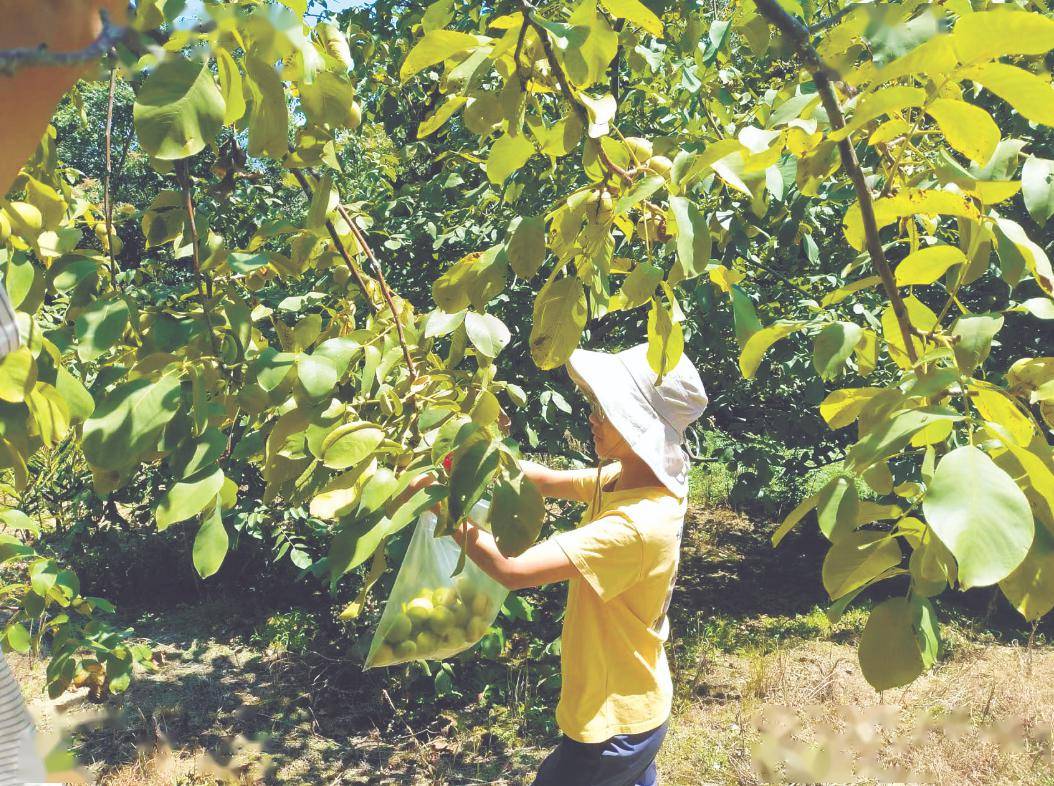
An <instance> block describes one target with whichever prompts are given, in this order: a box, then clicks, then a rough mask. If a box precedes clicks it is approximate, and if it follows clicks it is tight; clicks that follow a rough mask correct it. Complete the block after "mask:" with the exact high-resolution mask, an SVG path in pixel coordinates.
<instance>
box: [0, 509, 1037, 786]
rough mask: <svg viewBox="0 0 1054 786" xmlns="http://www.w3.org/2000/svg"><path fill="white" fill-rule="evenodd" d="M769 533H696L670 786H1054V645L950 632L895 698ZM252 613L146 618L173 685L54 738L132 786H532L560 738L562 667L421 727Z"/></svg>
mask: <svg viewBox="0 0 1054 786" xmlns="http://www.w3.org/2000/svg"><path fill="white" fill-rule="evenodd" d="M767 530H768V528H766V527H759V526H756V525H754V524H752V523H751V522H749V521H748V520H746V519H744V518H743V517H741V516H739V515H737V514H735V513H733V512H731V511H727V510H720V509H718V510H712V511H709V512H708V513H705V514H703V513H699V512H695V513H693V515H692V516H691V517H690V521H689V526H688V528H687V530H686V537H685V543H684V551H683V557H682V568H681V580H680V585H679V590H678V594H677V597H676V599H675V602H674V606H673V608H672V617H673V622H674V630H675V636H674V638H673V639H672V640H671V642H670V652H671V655H672V663H673V666H674V669H675V682H676V685H677V697H676V703H675V710H674V718H673V722H672V724H671V731H670V733H669V736H668V738H667V741H666V744H665V745H664V746H663V749H662V752H661V755H660V761H659V764H660V768H661V771H662V774H663V783H664V786H702V784H728V785H729V786H731V784H757V783H762V782H766V779H767V782H780V781H781V780H782V781H783V782H809V783H815V782H827V783H833V782H853V783H887V782H910V781H914V782H929V783H938V784H949V786H950V785H951V784H954V785H955V786H959V785H960V784H984V785H985V786H988V785H989V784H997V783H998V784H1004V783H1020V784H1030V785H1035V786H1040V784H1046V785H1048V786H1050V785H1051V784H1054V769H1052V768H1051V765H1050V758H1049V748H1050V745H1049V743H1050V739H1049V735H1050V728H1051V726H1052V724H1054V648H1051V647H1049V646H1046V645H1042V644H1041V645H1039V646H1036V647H1034V648H1032V649H1027V648H1025V647H1022V646H1020V645H1018V644H1016V643H1013V642H1008V641H1007V640H1006V639H1005V637H1004V638H999V637H996V636H994V635H992V634H990V633H987V632H985V631H984V630H983V629H982V628H977V627H970V626H968V625H966V624H961V623H951V624H949V625H946V626H945V628H944V637H945V653H944V656H943V658H942V659H941V661H940V663H939V665H938V667H937V668H935V669H934V670H933V671H932V672H931V673H930V674H927V675H925V676H924V677H923V678H921V679H920V680H919V681H917V682H916V683H915V684H913V685H911V686H909V687H908V688H905V689H901V690H894V691H888V692H886V693H885V694H883V695H881V696H879V695H878V694H876V693H875V692H874V691H873V690H871V689H870V687H868V686H867V684H866V683H865V682H864V680H863V678H862V677H861V675H860V672H859V669H858V667H857V664H856V658H855V650H854V646H855V640H856V637H857V636H858V635H859V632H860V629H861V627H862V625H863V621H864V619H865V616H866V615H865V612H863V611H855V612H850V613H848V614H847V615H846V616H845V617H844V618H843V619H842V620H841V621H840V622H839V623H838V624H837V625H832V624H831V623H830V622H829V621H828V620H827V618H826V616H825V615H824V613H823V611H822V610H821V609H820V608H819V607H818V606H816V605H815V603H816V601H817V598H818V596H816V595H815V587H816V586H817V585H818V566H817V565H816V564H815V558H809V557H807V556H805V555H807V554H808V552H809V551H810V549H808V548H807V546H808V541H807V537H808V536H807V535H802V536H799V538H798V540H797V541H794V542H791V543H788V544H785V546H784V547H782V548H781V549H780V551H777V552H773V551H771V549H768V548H767V547H765V546H764V543H765V537H766V532H767ZM242 613H243V612H241V611H240V610H239V607H238V606H237V602H236V600H235V599H224V600H223V601H222V602H221V601H213V602H210V603H207V604H204V605H198V606H190V607H184V608H181V609H179V610H177V611H175V612H166V613H165V614H164V615H163V616H162V615H146V616H144V617H143V618H142V619H139V620H137V621H136V626H137V629H139V630H141V632H142V633H143V634H144V635H146V636H150V637H152V638H153V639H154V640H155V641H158V642H160V643H161V646H160V647H159V652H160V653H161V654H162V655H163V656H164V658H165V660H164V662H163V663H162V664H161V665H160V667H159V669H158V670H157V671H156V672H154V673H146V674H143V675H140V677H139V679H137V681H136V682H135V683H134V684H133V687H132V688H131V690H130V691H129V692H128V693H127V694H126V695H125V696H124V697H122V698H121V699H120V700H118V701H116V702H115V703H113V704H111V705H107V706H104V707H102V708H99V707H96V706H95V705H91V704H88V703H87V702H86V697H85V696H84V695H83V694H82V693H69V694H66V695H65V696H63V697H61V698H60V699H59V700H58V701H54V702H52V701H47V700H44V699H36V700H34V701H33V702H32V708H33V710H34V712H35V713H36V714H37V715H38V717H40V718H41V723H42V725H43V726H44V727H45V728H47V729H52V730H60V729H62V730H65V731H66V732H67V733H70V734H71V735H72V739H73V740H74V743H75V750H76V753H77V755H78V757H79V759H80V761H81V762H82V764H83V765H84V766H85V770H86V772H87V773H88V774H89V776H90V777H92V778H94V779H97V780H98V782H99V783H102V784H110V785H112V786H133V785H134V786H146V785H147V784H149V786H160V785H161V784H173V785H174V786H204V784H214V783H219V782H227V783H240V784H258V783H266V784H376V785H377V786H382V785H384V784H407V785H413V786H418V785H421V786H424V785H425V784H428V785H429V786H431V785H432V784H434V785H435V786H440V785H441V784H442V785H443V786H461V785H465V786H467V785H468V784H480V783H488V784H494V785H495V786H511V785H512V784H521V783H525V782H526V783H530V778H531V773H532V772H533V769H534V768H535V767H536V766H537V763H538V762H539V761H540V760H541V759H542V758H543V757H544V755H545V753H546V750H547V748H548V746H550V745H551V744H552V742H553V740H552V738H551V737H549V736H547V735H546V734H543V733H539V732H538V728H539V725H538V724H537V723H533V724H532V723H529V722H527V720H528V717H527V716H528V715H529V713H530V712H534V713H542V714H548V713H549V712H551V706H552V703H551V702H548V703H547V702H546V700H545V698H544V697H543V696H542V695H541V694H540V693H539V692H538V691H539V690H540V688H539V687H538V682H539V675H540V674H542V673H544V668H545V667H546V664H545V663H541V664H537V663H532V662H531V661H530V660H529V659H525V660H524V661H522V662H520V663H518V664H517V665H516V666H515V667H514V668H512V669H510V670H509V672H508V675H507V678H508V679H509V680H513V681H515V683H516V685H515V687H516V690H514V691H512V692H511V694H510V695H512V696H514V697H518V698H517V699H516V700H514V701H510V702H509V705H508V706H507V707H498V708H495V707H493V706H491V707H490V708H488V709H486V710H484V709H483V705H482V702H481V701H480V700H479V697H477V696H471V695H468V696H465V697H463V700H461V701H460V704H461V705H463V707H459V708H457V709H454V710H450V709H447V710H442V711H434V712H432V713H431V715H430V716H429V720H428V722H427V723H424V722H421V721H420V718H421V717H423V715H422V714H420V710H421V707H422V704H424V705H427V704H428V697H427V696H426V697H424V699H425V700H424V702H422V701H417V702H416V704H415V705H414V706H416V707H417V708H418V710H417V711H413V710H411V709H409V707H410V706H411V704H413V701H412V700H413V698H414V697H413V696H410V695H407V694H406V693H400V692H398V689H397V687H396V686H395V684H394V683H391V682H389V681H387V680H386V679H385V675H384V673H383V672H367V673H365V674H363V673H361V672H360V671H359V670H358V667H357V665H356V663H354V662H353V660H352V659H351V658H350V657H349V658H347V659H345V660H343V661H341V660H340V659H336V660H334V661H333V662H327V661H326V660H324V659H321V660H320V657H319V656H317V654H313V655H307V656H300V655H293V654H290V652H289V650H290V649H292V650H297V651H300V650H302V649H303V646H304V644H305V642H304V641H302V640H301V636H302V634H303V632H304V631H305V630H306V629H308V628H309V627H310V624H311V621H310V619H301V620H298V619H297V618H295V617H293V618H288V617H284V618H282V620H281V624H276V622H275V620H274V619H272V620H271V623H270V624H269V623H268V622H267V621H266V620H252V619H245V618H243V617H242V616H241V615H242ZM8 657H9V659H11V661H12V665H13V666H14V668H15V669H16V672H17V673H18V674H19V677H20V679H21V681H22V683H23V685H24V687H25V690H26V692H27V694H29V695H30V696H40V695H41V688H42V683H43V674H42V666H41V664H39V663H37V662H34V661H33V660H31V659H29V658H19V657H17V656H13V655H9V656H8ZM330 660H333V659H330ZM549 660H554V658H550V659H549ZM548 665H549V666H550V667H551V665H552V664H551V663H549V664H548ZM455 704H457V702H455ZM444 706H446V707H448V708H449V707H451V706H452V705H451V703H450V702H447V703H446V704H445V705H444ZM532 708H533V709H532ZM414 712H418V714H413V713H414ZM1010 743H1013V744H1012V745H1011V744H1010ZM897 768H900V769H899V771H898V770H897ZM912 775H914V777H911V776H912Z"/></svg>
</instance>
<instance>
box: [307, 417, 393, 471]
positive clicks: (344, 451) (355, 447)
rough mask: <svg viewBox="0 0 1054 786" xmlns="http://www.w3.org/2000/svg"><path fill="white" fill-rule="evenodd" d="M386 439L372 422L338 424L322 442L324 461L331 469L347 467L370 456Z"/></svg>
mask: <svg viewBox="0 0 1054 786" xmlns="http://www.w3.org/2000/svg"><path fill="white" fill-rule="evenodd" d="M383 440H384V432H383V431H382V430H381V429H380V428H378V427H377V426H374V425H373V424H371V423H347V424H344V425H343V426H338V427H337V428H336V429H334V430H333V431H332V432H330V434H329V435H328V436H327V437H326V439H325V440H324V441H323V443H322V463H323V464H324V465H326V466H327V467H329V468H330V469H347V468H348V467H351V466H354V465H355V464H358V463H359V462H360V461H362V460H364V459H366V458H367V457H369V455H370V454H371V453H373V451H374V450H376V449H377V446H378V445H380V444H381V442H382V441H383Z"/></svg>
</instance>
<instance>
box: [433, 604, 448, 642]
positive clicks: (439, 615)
mask: <svg viewBox="0 0 1054 786" xmlns="http://www.w3.org/2000/svg"><path fill="white" fill-rule="evenodd" d="M453 625H454V613H453V612H452V611H451V610H450V609H448V608H447V607H446V606H437V607H436V608H435V609H434V610H433V611H432V616H431V617H429V618H428V627H430V628H431V629H432V630H433V631H434V632H435V633H436V634H438V635H440V636H442V635H443V634H444V633H446V632H447V631H448V630H450V628H451V627H453Z"/></svg>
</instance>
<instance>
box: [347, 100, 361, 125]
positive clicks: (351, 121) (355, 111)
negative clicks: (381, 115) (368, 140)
mask: <svg viewBox="0 0 1054 786" xmlns="http://www.w3.org/2000/svg"><path fill="white" fill-rule="evenodd" d="M347 120H348V128H350V129H351V130H352V131H354V130H355V129H356V128H358V127H359V124H360V123H362V107H361V106H360V105H359V102H358V101H352V102H351V106H349V107H348V118H347Z"/></svg>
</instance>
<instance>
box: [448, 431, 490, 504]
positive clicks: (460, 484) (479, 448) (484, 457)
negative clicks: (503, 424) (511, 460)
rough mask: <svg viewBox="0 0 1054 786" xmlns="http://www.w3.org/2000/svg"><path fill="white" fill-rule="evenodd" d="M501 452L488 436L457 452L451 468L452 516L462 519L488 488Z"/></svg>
mask: <svg viewBox="0 0 1054 786" xmlns="http://www.w3.org/2000/svg"><path fill="white" fill-rule="evenodd" d="M500 456H501V454H500V453H499V451H498V449H497V448H496V447H495V446H494V444H493V443H492V442H490V441H488V440H478V441H476V442H474V443H473V444H472V445H470V446H469V447H468V448H467V449H465V451H464V452H463V453H461V454H460V455H458V456H457V457H456V459H455V461H454V465H453V468H452V469H451V471H450V516H451V518H452V519H453V520H454V521H458V522H459V521H461V519H462V518H463V517H464V516H465V514H466V513H467V512H468V511H469V510H470V509H471V508H472V506H473V505H475V504H476V503H477V502H478V501H479V500H480V498H481V497H482V496H483V493H484V492H485V491H486V490H487V486H488V485H489V484H490V481H491V478H493V477H494V473H495V472H496V471H497V469H498V461H499V459H500Z"/></svg>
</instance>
